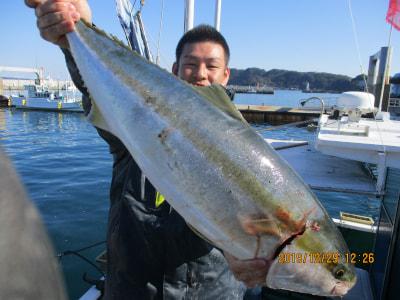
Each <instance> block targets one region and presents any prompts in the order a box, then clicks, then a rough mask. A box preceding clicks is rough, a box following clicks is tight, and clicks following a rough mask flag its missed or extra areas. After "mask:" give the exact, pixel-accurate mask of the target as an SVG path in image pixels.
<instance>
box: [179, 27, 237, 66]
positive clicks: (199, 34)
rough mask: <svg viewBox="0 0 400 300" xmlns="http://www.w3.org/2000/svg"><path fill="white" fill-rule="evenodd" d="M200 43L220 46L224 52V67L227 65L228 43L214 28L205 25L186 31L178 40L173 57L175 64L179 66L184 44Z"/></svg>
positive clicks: (228, 55)
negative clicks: (174, 57)
mask: <svg viewBox="0 0 400 300" xmlns="http://www.w3.org/2000/svg"><path fill="white" fill-rule="evenodd" d="M201 42H214V43H216V44H219V45H221V46H222V48H223V49H224V52H225V60H226V65H228V62H229V57H230V51H229V46H228V43H227V42H226V40H225V38H224V36H223V35H222V34H221V33H220V32H219V31H218V30H216V29H215V28H214V27H212V26H210V25H206V24H201V25H198V26H196V27H194V28H193V29H191V30H189V31H187V32H186V33H185V34H184V35H183V36H182V37H181V39H180V40H179V42H178V45H177V46H176V51H175V56H176V63H177V64H178V65H179V59H180V57H181V55H182V52H183V47H184V46H185V45H186V44H193V43H201Z"/></svg>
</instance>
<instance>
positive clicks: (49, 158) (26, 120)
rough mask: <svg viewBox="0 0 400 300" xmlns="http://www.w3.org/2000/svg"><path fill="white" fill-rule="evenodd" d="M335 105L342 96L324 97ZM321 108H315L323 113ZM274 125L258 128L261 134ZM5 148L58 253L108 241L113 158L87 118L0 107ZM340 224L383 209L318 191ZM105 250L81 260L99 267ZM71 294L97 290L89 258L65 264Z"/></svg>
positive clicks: (284, 102)
mask: <svg viewBox="0 0 400 300" xmlns="http://www.w3.org/2000/svg"><path fill="white" fill-rule="evenodd" d="M311 96H314V94H302V93H301V92H299V91H276V92H275V94H274V95H255V94H238V95H236V97H235V102H236V103H240V104H259V105H262V104H265V105H281V106H294V107H297V106H298V103H299V100H300V99H305V98H308V97H311ZM319 96H322V97H325V98H329V99H330V101H333V102H334V101H335V98H336V97H337V95H334V94H322V95H319ZM318 105H319V104H318V103H315V106H318ZM263 126H264V127H265V126H269V125H268V124H264V125H254V127H256V128H260V127H261V128H262V127H263ZM264 135H265V137H269V138H288V139H306V140H307V139H313V138H314V133H310V132H308V131H307V130H305V129H299V128H286V129H282V130H279V131H268V132H265V133H264ZM0 145H1V147H2V148H3V149H4V150H5V151H6V153H7V154H8V155H9V157H10V158H11V160H12V161H13V163H14V166H15V168H16V170H17V171H18V173H19V175H20V178H21V181H22V183H23V184H24V185H25V187H26V189H27V191H28V194H29V196H30V198H31V200H32V201H33V203H34V204H35V205H36V206H37V208H38V209H39V211H40V213H41V215H42V218H43V222H44V223H45V225H46V227H47V230H48V233H49V235H50V238H51V240H52V241H53V244H54V248H55V252H56V253H62V252H65V251H67V250H77V249H80V248H83V247H86V246H89V245H91V244H95V243H97V242H102V241H104V240H105V236H106V224H107V213H108V206H109V199H108V191H109V187H110V180H111V171H112V158H111V156H110V154H109V152H108V146H107V144H106V143H105V142H104V141H103V140H102V139H101V138H100V137H99V136H98V135H97V132H96V130H95V129H94V128H93V127H92V126H91V125H90V124H89V123H88V122H87V121H86V120H85V118H84V116H83V114H79V113H57V112H41V111H21V110H16V109H8V108H0ZM317 196H318V197H319V199H320V200H321V202H322V203H323V204H324V206H325V207H326V209H327V210H328V212H329V213H330V214H331V216H332V217H338V213H339V211H340V210H343V211H347V212H352V213H359V214H360V213H361V214H367V215H370V216H373V217H376V216H377V214H378V203H377V201H376V200H375V199H369V198H368V197H366V196H358V195H346V194H339V193H327V192H317ZM104 248H105V245H104V244H101V245H100V246H97V247H94V248H91V249H89V250H85V251H82V252H80V254H82V255H84V256H85V257H87V258H89V259H90V260H94V258H95V257H96V256H97V255H98V254H99V253H100V252H101V251H102V250H104ZM60 262H61V266H62V270H63V272H64V276H65V281H66V285H67V289H68V293H69V296H70V298H71V299H77V298H79V296H80V295H82V294H83V293H84V291H85V290H86V289H88V288H89V285H88V284H86V283H84V282H83V280H82V275H83V273H85V272H87V273H88V275H89V276H91V277H94V278H98V277H99V275H100V274H99V273H98V272H97V271H96V270H95V269H94V268H93V267H92V266H91V265H90V264H88V263H86V262H85V261H83V260H82V259H80V258H78V257H76V256H73V255H68V256H63V257H62V259H61V260H60Z"/></svg>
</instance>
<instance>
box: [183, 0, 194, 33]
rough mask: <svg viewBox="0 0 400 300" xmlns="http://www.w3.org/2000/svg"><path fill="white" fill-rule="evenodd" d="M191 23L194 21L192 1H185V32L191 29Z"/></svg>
mask: <svg viewBox="0 0 400 300" xmlns="http://www.w3.org/2000/svg"><path fill="white" fill-rule="evenodd" d="M193 21H194V0H185V24H184V31H185V32H187V31H189V30H190V29H192V28H193Z"/></svg>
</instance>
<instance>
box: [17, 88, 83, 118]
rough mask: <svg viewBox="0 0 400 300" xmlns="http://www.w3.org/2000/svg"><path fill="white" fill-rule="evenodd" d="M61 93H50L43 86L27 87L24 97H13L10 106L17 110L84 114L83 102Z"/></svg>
mask: <svg viewBox="0 0 400 300" xmlns="http://www.w3.org/2000/svg"><path fill="white" fill-rule="evenodd" d="M67 95H68V92H67V91H66V93H65V95H62V94H60V92H50V91H49V90H48V89H47V88H46V87H44V86H43V85H26V86H25V91H24V94H23V95H18V96H11V97H10V106H15V108H17V109H34V110H50V111H73V112H83V108H82V101H81V100H80V99H78V98H77V97H76V96H74V97H68V96H67Z"/></svg>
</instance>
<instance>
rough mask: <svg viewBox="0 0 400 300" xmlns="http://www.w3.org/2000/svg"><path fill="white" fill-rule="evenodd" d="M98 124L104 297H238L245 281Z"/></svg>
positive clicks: (77, 77) (77, 82)
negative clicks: (103, 179)
mask: <svg viewBox="0 0 400 300" xmlns="http://www.w3.org/2000/svg"><path fill="white" fill-rule="evenodd" d="M64 54H65V57H66V62H67V66H68V70H69V72H70V74H71V77H72V79H73V81H74V83H75V85H76V86H77V87H78V88H79V90H80V91H81V92H82V100H83V106H84V110H85V113H86V114H87V113H88V112H89V111H90V107H91V103H90V98H89V94H88V91H87V90H86V89H85V87H84V85H83V81H82V78H81V76H80V75H79V71H78V69H77V67H76V65H75V62H74V60H73V58H72V56H71V54H70V52H69V51H64ZM225 97H227V96H226V95H225ZM97 130H98V132H99V134H100V136H101V137H102V138H103V139H104V140H105V141H106V142H107V143H108V144H109V147H110V152H111V154H112V155H113V160H114V164H113V174H112V183H111V190H110V200H111V202H110V210H109V220H108V232H107V277H106V288H105V299H118V300H120V299H162V298H164V299H242V297H243V293H244V286H243V284H241V283H239V282H238V281H236V280H235V278H234V277H233V274H232V273H231V272H230V270H229V268H228V266H227V262H226V260H225V258H224V256H223V255H222V253H221V251H220V250H218V249H216V248H214V247H213V246H212V245H210V244H209V243H208V242H206V241H204V240H203V239H201V238H200V237H198V236H197V235H196V234H194V233H193V231H192V230H190V228H189V227H188V226H187V224H186V223H185V221H184V220H183V218H182V217H181V216H180V215H179V214H178V213H177V212H176V211H175V210H173V209H172V207H170V205H169V204H168V203H167V202H165V201H164V202H163V203H162V204H161V205H160V206H158V207H156V205H155V198H156V190H155V188H154V187H153V185H152V184H151V182H150V181H149V180H148V179H147V178H145V177H144V176H143V175H142V172H141V170H140V168H139V167H138V165H137V164H136V162H135V161H134V159H133V158H132V156H131V155H130V153H129V152H128V151H127V149H126V148H125V146H124V145H123V144H122V142H121V141H120V140H119V139H118V138H116V137H115V136H113V135H111V134H110V133H108V132H106V131H104V130H101V129H97Z"/></svg>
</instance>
